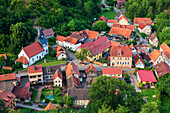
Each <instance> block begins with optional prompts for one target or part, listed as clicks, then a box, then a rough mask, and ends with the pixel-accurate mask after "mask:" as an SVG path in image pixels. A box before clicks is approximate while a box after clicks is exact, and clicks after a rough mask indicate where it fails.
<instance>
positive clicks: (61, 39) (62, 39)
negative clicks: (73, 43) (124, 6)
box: [56, 35, 65, 46]
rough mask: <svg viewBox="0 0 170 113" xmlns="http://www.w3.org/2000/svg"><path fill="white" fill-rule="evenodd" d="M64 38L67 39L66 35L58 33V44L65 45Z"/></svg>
mask: <svg viewBox="0 0 170 113" xmlns="http://www.w3.org/2000/svg"><path fill="white" fill-rule="evenodd" d="M64 39H65V37H63V36H60V35H57V36H56V43H57V44H58V45H61V46H64V43H63V41H64Z"/></svg>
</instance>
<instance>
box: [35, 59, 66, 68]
mask: <svg viewBox="0 0 170 113" xmlns="http://www.w3.org/2000/svg"><path fill="white" fill-rule="evenodd" d="M65 63H66V61H58V60H56V61H47V62H46V63H44V61H43V60H42V61H40V62H38V63H36V65H38V64H41V65H42V67H45V66H53V65H58V64H65Z"/></svg>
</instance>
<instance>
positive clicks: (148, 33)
mask: <svg viewBox="0 0 170 113" xmlns="http://www.w3.org/2000/svg"><path fill="white" fill-rule="evenodd" d="M138 30H139V32H140V33H145V34H146V35H150V34H151V27H150V26H148V25H147V26H146V27H144V28H143V29H140V28H139V27H138Z"/></svg>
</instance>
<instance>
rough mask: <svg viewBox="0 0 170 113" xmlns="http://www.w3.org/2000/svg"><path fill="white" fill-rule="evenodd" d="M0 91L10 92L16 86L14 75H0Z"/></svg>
mask: <svg viewBox="0 0 170 113" xmlns="http://www.w3.org/2000/svg"><path fill="white" fill-rule="evenodd" d="M0 86H1V87H0V90H5V91H12V89H13V88H14V86H16V77H15V73H10V74H3V75H0Z"/></svg>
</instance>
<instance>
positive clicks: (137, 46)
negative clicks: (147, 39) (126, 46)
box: [135, 45, 149, 48]
mask: <svg viewBox="0 0 170 113" xmlns="http://www.w3.org/2000/svg"><path fill="white" fill-rule="evenodd" d="M135 47H148V48H149V45H135Z"/></svg>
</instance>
